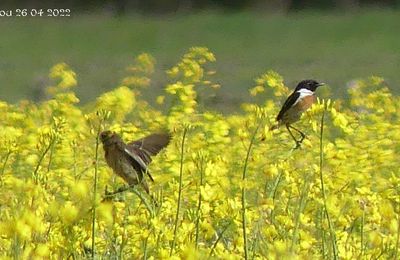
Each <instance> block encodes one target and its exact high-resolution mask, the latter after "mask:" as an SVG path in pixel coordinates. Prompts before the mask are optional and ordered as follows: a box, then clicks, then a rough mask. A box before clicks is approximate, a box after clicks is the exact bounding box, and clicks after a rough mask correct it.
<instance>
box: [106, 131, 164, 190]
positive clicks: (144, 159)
mask: <svg viewBox="0 0 400 260" xmlns="http://www.w3.org/2000/svg"><path fill="white" fill-rule="evenodd" d="M100 140H101V142H102V143H103V149H104V152H105V159H106V162H107V164H108V166H110V167H111V168H112V169H113V171H114V173H115V174H117V175H118V176H120V177H121V178H123V179H124V180H125V181H126V182H127V183H128V184H129V186H133V185H137V184H139V183H140V184H142V186H143V188H144V189H145V191H146V192H147V193H149V186H148V184H147V181H146V179H145V178H144V173H146V174H147V175H148V176H149V178H150V180H151V181H154V179H153V177H152V176H151V174H150V172H149V171H148V169H147V166H148V164H149V163H150V162H151V156H154V155H156V154H157V153H158V152H159V151H160V150H161V149H163V148H164V147H166V146H167V145H168V144H169V141H170V140H171V136H170V135H169V134H164V133H158V134H151V135H149V136H146V137H144V138H142V139H139V140H136V141H133V142H130V143H128V144H125V143H124V141H122V139H121V137H120V136H119V135H118V134H116V133H114V132H112V131H104V132H101V133H100Z"/></svg>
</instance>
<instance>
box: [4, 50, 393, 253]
mask: <svg viewBox="0 0 400 260" xmlns="http://www.w3.org/2000/svg"><path fill="white" fill-rule="evenodd" d="M213 61H215V57H214V55H213V54H212V53H210V52H209V51H208V50H207V49H206V48H192V49H191V50H190V51H189V52H188V53H187V54H186V55H184V57H183V58H182V60H181V61H180V62H179V63H178V64H177V65H176V66H174V67H172V68H171V69H170V70H168V72H167V73H168V75H169V76H170V78H171V83H169V84H168V85H167V86H166V87H165V96H160V97H158V98H157V103H158V104H160V105H161V106H167V107H164V108H163V109H162V110H163V111H167V112H166V113H163V112H161V111H160V109H156V108H155V107H153V106H151V105H149V104H148V103H147V102H146V101H144V100H142V99H141V96H140V91H141V89H142V88H147V87H148V86H149V83H150V80H151V73H152V72H153V70H154V59H153V58H152V57H150V56H149V55H147V54H143V55H140V56H139V57H138V58H137V59H136V61H135V64H134V65H132V66H131V67H130V68H128V71H129V75H127V77H126V78H124V79H123V80H122V81H121V85H120V86H118V87H117V88H116V89H114V90H113V91H110V92H107V93H104V94H101V95H100V96H99V97H98V98H97V99H96V101H94V102H92V103H91V104H89V105H87V106H86V107H81V106H79V105H78V102H79V100H78V98H77V97H76V95H75V94H74V88H75V87H76V85H77V75H75V73H74V72H73V70H72V69H71V68H70V67H69V66H68V65H66V64H63V63H62V64H58V65H56V66H54V67H53V68H52V70H51V73H50V77H51V78H52V79H53V81H54V84H53V86H51V87H49V88H48V93H49V95H50V98H49V99H48V100H47V101H44V102H42V103H32V102H30V101H21V102H20V103H18V104H8V103H6V102H0V111H1V114H2V120H1V123H0V252H1V254H2V257H15V258H25V259H26V258H34V257H37V258H53V259H62V258H68V257H74V258H82V257H85V256H91V255H92V253H95V255H96V256H98V257H113V258H114V257H126V258H132V259H139V258H142V257H150V258H152V259H159V258H168V257H169V256H170V255H171V256H172V257H173V258H175V259H178V258H185V259H198V258H205V257H207V256H209V255H210V256H214V257H216V258H226V259H239V258H241V257H243V256H244V253H245V249H247V250H246V251H247V254H248V256H249V257H253V256H254V257H255V258H268V259H283V258H287V259H289V258H290V259H291V258H293V257H295V256H297V257H298V258H304V259H310V258H326V259H332V258H333V257H334V254H335V253H336V255H337V257H339V258H341V259H355V258H367V259H371V258H379V257H382V258H385V259H389V258H391V259H395V258H397V257H398V256H399V235H400V229H399V225H400V218H399V211H400V200H399V198H400V197H399V195H400V194H399V193H400V190H399V184H400V176H399V163H398V162H399V152H400V147H399V140H400V124H399V115H400V107H399V104H400V99H399V97H397V96H393V95H392V94H391V93H390V92H389V90H388V88H387V87H386V86H385V82H384V81H383V79H381V78H378V77H371V78H369V79H365V80H360V81H357V82H354V84H353V85H352V86H351V88H350V89H349V95H350V102H348V104H344V103H343V102H341V101H333V100H334V98H332V100H320V101H319V102H318V104H315V105H314V106H313V107H312V108H311V109H310V110H309V111H307V113H305V114H304V116H303V118H302V120H301V121H300V122H299V123H297V127H298V128H300V129H302V130H303V131H305V132H306V133H307V139H305V140H304V142H303V145H302V148H301V149H297V150H293V149H292V148H293V146H294V142H293V140H292V139H291V137H290V136H289V135H288V133H287V132H286V131H285V130H284V129H281V130H277V131H274V132H270V131H269V130H268V129H269V127H270V126H271V125H272V124H273V123H274V118H275V115H276V113H277V112H278V111H279V108H280V105H281V104H282V101H283V100H284V98H285V97H286V95H287V94H288V93H289V89H288V88H287V87H286V86H285V85H284V83H283V79H282V77H281V76H280V75H279V74H277V73H276V72H272V71H269V72H267V73H266V74H265V75H261V76H260V77H259V78H258V79H257V80H256V86H255V87H254V88H252V89H251V94H252V95H257V98H262V93H265V92H269V93H272V94H273V95H275V96H276V99H275V100H265V99H264V102H263V104H262V105H256V104H251V103H249V104H243V105H242V108H243V112H242V113H241V114H236V115H220V114H217V113H215V112H213V111H209V110H206V109H201V108H200V107H199V106H198V102H197V101H198V95H199V94H201V93H199V87H200V86H201V87H206V88H208V87H211V89H212V87H213V86H215V85H214V83H212V81H211V79H210V77H212V75H211V74H212V73H210V72H209V71H208V70H207V64H208V63H210V62H213ZM260 96H261V97H260ZM164 99H168V100H170V102H164ZM323 114H324V115H325V117H324V132H323V136H322V146H321V148H322V152H320V137H321V136H320V134H321V132H320V129H321V126H320V124H321V117H322V115H323ZM103 129H111V130H114V131H116V132H117V133H119V134H121V135H122V137H123V139H124V140H126V141H128V140H134V139H137V138H141V137H143V136H145V135H146V134H149V133H151V132H154V131H158V130H160V129H167V130H168V131H170V132H171V133H172V135H173V140H172V142H171V144H170V145H169V146H168V147H167V149H165V151H163V152H161V153H160V154H159V155H158V156H156V157H155V158H154V160H153V162H152V163H151V164H150V170H151V171H152V175H153V176H154V178H155V182H154V183H152V184H151V187H150V189H151V193H152V194H153V195H154V197H155V199H156V200H157V201H158V205H157V206H155V205H154V204H153V203H152V201H151V199H150V197H148V196H146V194H144V193H143V192H142V190H141V188H140V187H138V188H137V190H136V192H139V195H140V197H141V198H139V197H138V196H137V194H136V193H133V192H125V193H122V194H118V195H116V196H114V197H113V198H108V199H104V192H105V190H106V189H108V190H112V189H114V190H115V189H117V188H119V187H120V186H122V185H124V183H123V182H122V181H121V179H119V178H118V177H116V176H114V175H113V174H112V171H111V170H110V169H109V168H108V167H107V166H106V164H105V162H104V158H103V151H102V148H101V145H100V146H97V145H96V144H98V139H97V136H98V133H99V132H100V131H101V130H103ZM184 132H185V133H186V132H187V134H186V137H185V140H184V142H183V140H182V138H183V133H184ZM261 140H263V141H261ZM250 144H251V146H250ZM96 148H97V149H96ZM247 155H248V157H247ZM246 158H247V159H246ZM320 163H321V164H320ZM95 172H97V175H98V182H97V189H96V190H95V189H94V188H95V185H94V175H95ZM180 173H182V181H181V182H179V175H180ZM243 176H245V178H243ZM180 184H181V187H182V189H181V195H182V196H181V200H180V211H179V212H178V214H177V206H178V194H179V187H180ZM322 184H323V185H324V189H322ZM95 195H96V196H95ZM143 201H144V202H146V203H143ZM243 206H244V208H245V212H244V214H242V213H243V211H242V210H243V208H242V207H243ZM325 209H326V210H325ZM94 210H95V213H96V214H93V211H94ZM93 216H95V219H94V222H93ZM243 216H244V217H245V219H246V224H245V226H243V225H242V223H243ZM328 217H329V219H328ZM176 221H177V222H176ZM92 223H94V224H95V226H94V227H95V228H94V229H93V227H92ZM176 223H177V224H178V225H177V226H176V227H177V229H176V232H174V231H175V224H176ZM244 227H245V232H246V235H247V240H246V242H247V243H246V247H245V243H244V239H243V234H244V233H243V229H244ZM93 231H94V234H95V236H94V247H93V246H92V239H93V236H92V232H93ZM173 241H175V242H173ZM172 245H174V248H171V247H172ZM93 249H94V250H95V251H94V252H93Z"/></svg>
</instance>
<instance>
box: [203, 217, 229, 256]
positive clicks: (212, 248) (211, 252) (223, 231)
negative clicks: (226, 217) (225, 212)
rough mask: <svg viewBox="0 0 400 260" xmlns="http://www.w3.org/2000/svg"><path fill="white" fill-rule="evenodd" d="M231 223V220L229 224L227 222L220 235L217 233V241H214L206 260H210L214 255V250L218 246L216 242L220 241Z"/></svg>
mask: <svg viewBox="0 0 400 260" xmlns="http://www.w3.org/2000/svg"><path fill="white" fill-rule="evenodd" d="M232 223H233V220H232V221H231V222H229V223H228V224H227V225H226V227H224V229H223V230H222V231H221V233H219V235H218V238H217V240H215V242H214V244H213V246H212V247H211V250H210V254H209V255H208V258H210V257H211V256H212V254H213V253H214V250H215V248H216V247H217V245H218V242H219V241H220V240H221V239H222V237H223V235H224V233H225V231H227V230H228V228H229V226H230V225H231V224H232Z"/></svg>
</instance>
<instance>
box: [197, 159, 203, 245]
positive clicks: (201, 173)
mask: <svg viewBox="0 0 400 260" xmlns="http://www.w3.org/2000/svg"><path fill="white" fill-rule="evenodd" d="M203 171H204V158H203V156H202V157H201V160H200V187H199V200H198V204H197V219H196V249H197V248H198V246H199V225H200V211H201V202H202V197H201V187H202V186H203Z"/></svg>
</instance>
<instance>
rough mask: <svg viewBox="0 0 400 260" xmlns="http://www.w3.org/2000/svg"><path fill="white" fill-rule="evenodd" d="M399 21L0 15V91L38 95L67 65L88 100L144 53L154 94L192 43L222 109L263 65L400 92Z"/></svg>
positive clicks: (371, 13)
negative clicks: (203, 57) (377, 83)
mask: <svg viewBox="0 0 400 260" xmlns="http://www.w3.org/2000/svg"><path fill="white" fill-rule="evenodd" d="M399 24H400V12H399V11H390V10H361V11H359V12H357V13H337V12H336V13H321V12H307V13H295V14H290V15H271V14H268V15H267V14H261V13H252V12H245V13H232V14H221V13H216V12H211V13H200V14H193V15H177V16H160V17H154V16H147V17H144V16H138V15H137V16H128V17H122V18H113V17H109V16H100V15H89V16H78V15H76V16H75V17H72V18H69V19H61V18H58V19H45V18H32V19H27V18H14V19H9V18H1V23H0V32H1V34H0V57H1V59H0V97H1V99H4V100H7V101H11V102H15V101H17V100H18V99H21V98H28V99H36V98H37V97H38V94H37V93H38V92H37V90H38V89H40V88H41V87H43V86H45V85H46V84H48V82H47V74H48V70H49V68H50V67H51V66H52V65H54V64H55V63H58V62H60V61H64V62H66V63H68V64H69V65H70V66H71V67H72V68H73V69H74V70H75V71H76V72H77V74H78V75H79V78H78V80H79V86H78V89H77V92H78V95H79V97H80V98H81V100H82V102H87V101H89V100H91V98H93V97H95V96H98V95H99V93H101V92H104V91H105V90H107V89H111V88H113V87H115V86H116V85H117V84H118V83H119V81H120V79H121V78H122V77H123V76H124V75H126V71H125V67H126V66H127V65H128V64H131V63H132V62H133V58H134V57H135V56H136V55H137V54H139V53H141V52H148V53H150V54H151V55H153V56H154V57H155V58H156V60H157V71H156V75H155V76H153V79H154V80H153V82H152V87H153V88H155V89H156V90H154V91H152V92H156V93H161V91H162V88H163V86H164V85H165V83H166V82H168V79H167V77H166V76H165V73H164V71H165V70H166V69H168V68H170V67H171V66H172V65H174V64H175V63H176V62H177V61H179V59H180V57H181V55H182V54H183V53H185V52H186V51H187V50H188V48H189V47H191V46H206V47H208V48H209V49H210V50H211V51H212V52H213V53H215V55H216V57H217V62H216V63H215V70H216V71H217V75H215V76H214V80H215V81H216V82H218V83H220V84H221V85H222V89H221V90H220V92H219V93H218V95H219V98H218V99H216V101H215V102H214V104H212V106H213V107H214V108H218V109H220V110H222V111H230V110H235V108H236V107H237V104H238V101H243V100H248V99H249V97H248V88H250V87H252V86H253V85H254V84H253V80H254V78H256V77H257V76H259V75H260V74H262V73H264V72H265V71H266V70H269V69H273V70H275V71H277V72H279V73H280V74H281V75H282V76H283V77H284V78H285V79H286V83H287V84H288V85H290V86H292V85H294V84H295V83H296V82H297V81H298V80H300V79H303V78H316V79H319V80H321V81H325V82H327V83H329V85H330V87H331V92H332V94H335V95H338V96H341V97H343V93H344V92H343V89H344V88H345V85H346V83H347V82H349V81H351V80H352V79H356V78H360V77H366V76H370V75H378V76H382V77H384V78H385V79H386V80H387V82H388V84H389V86H390V87H391V88H392V90H393V91H394V92H395V93H399V90H398V89H397V87H396V86H397V85H398V84H400V77H399V76H398V75H399V68H400V50H399V46H400V33H399Z"/></svg>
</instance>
